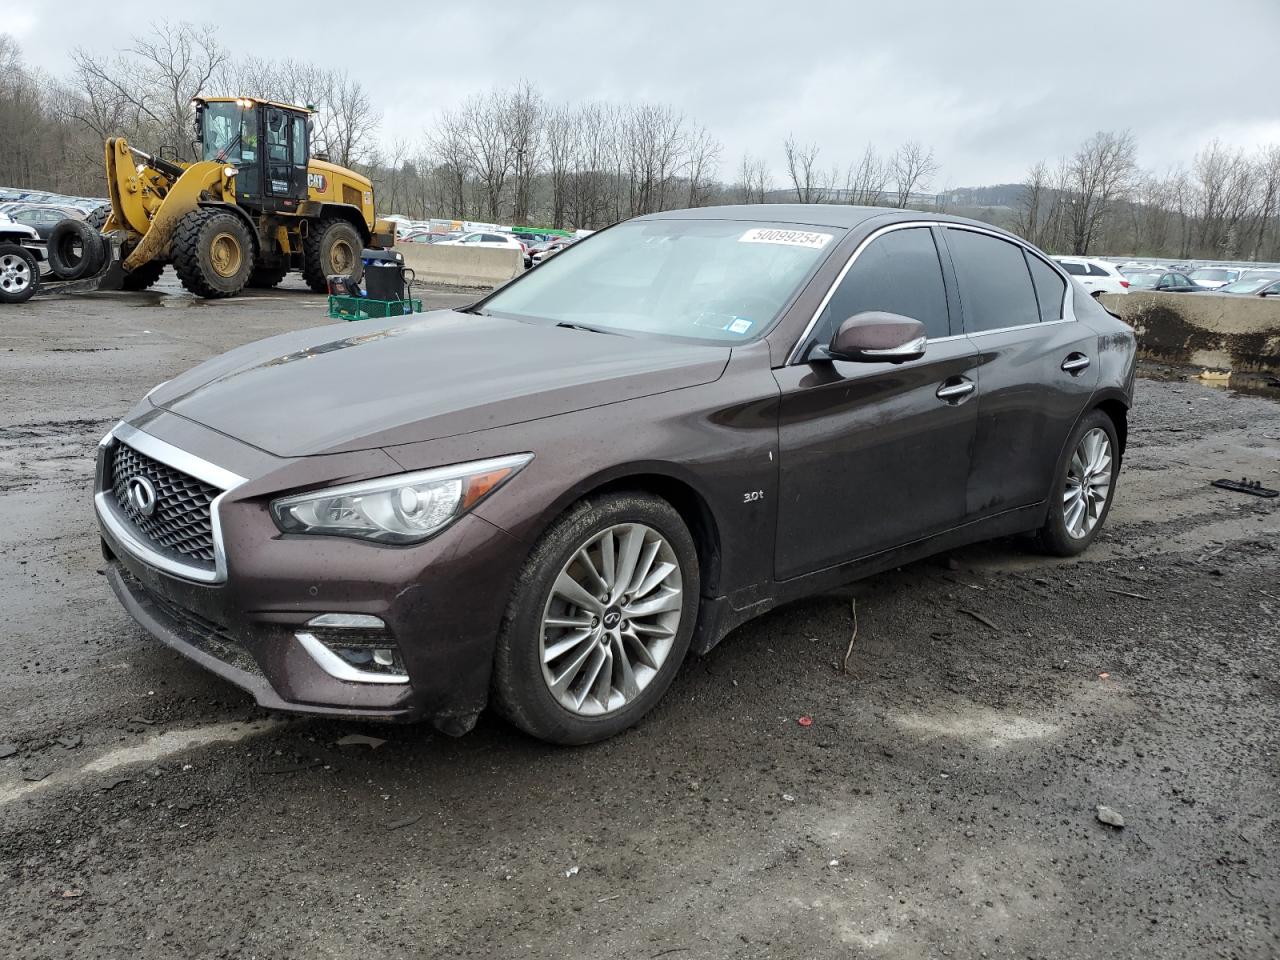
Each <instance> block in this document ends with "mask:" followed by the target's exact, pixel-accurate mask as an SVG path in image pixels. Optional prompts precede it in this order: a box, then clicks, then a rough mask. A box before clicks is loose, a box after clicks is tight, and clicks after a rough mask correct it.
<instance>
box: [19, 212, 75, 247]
mask: <svg viewBox="0 0 1280 960" xmlns="http://www.w3.org/2000/svg"><path fill="white" fill-rule="evenodd" d="M4 212H5V213H7V214H8V215H9V217H11V218H12V219H13V220H14V222H15V223H23V224H26V225H27V226H28V227H31V228H32V229H34V230H35V231H36V234H37V235H38V236H39V237H40V239H41V240H43V241H45V242H46V243H47V242H48V240H49V234H51V233H53V228H54V227H56V226H57V225H58V224H59V223H61V222H62V221H63V220H66V219H68V218H69V219H72V220H83V219H84V214H82V213H81V212H80V211H79V210H76V209H75V208H73V207H57V206H52V205H51V204H45V203H23V204H9V205H8V206H7V208H6V209H5V211H4Z"/></svg>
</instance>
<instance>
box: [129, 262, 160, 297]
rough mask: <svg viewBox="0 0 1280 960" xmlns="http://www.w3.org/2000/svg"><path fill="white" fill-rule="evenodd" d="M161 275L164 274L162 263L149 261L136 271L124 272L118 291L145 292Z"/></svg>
mask: <svg viewBox="0 0 1280 960" xmlns="http://www.w3.org/2000/svg"><path fill="white" fill-rule="evenodd" d="M162 273H164V261H163V260H150V261H148V262H147V263H144V264H143V265H142V266H140V267H139V268H138V269H137V270H126V271H125V275H124V279H123V280H121V281H120V289H121V290H131V291H133V292H134V293H137V292H139V291H142V290H146V289H147V288H148V287H150V286H151V285H152V284H153V283H155V282H156V281H157V280H159V279H160V274H162Z"/></svg>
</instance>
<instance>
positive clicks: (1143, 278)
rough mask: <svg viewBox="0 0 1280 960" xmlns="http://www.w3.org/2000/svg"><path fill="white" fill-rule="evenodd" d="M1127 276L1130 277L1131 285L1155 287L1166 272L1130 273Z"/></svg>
mask: <svg viewBox="0 0 1280 960" xmlns="http://www.w3.org/2000/svg"><path fill="white" fill-rule="evenodd" d="M1127 276H1128V278H1129V286H1131V287H1154V286H1155V285H1156V283H1157V282H1158V281H1159V279H1160V278H1161V277H1163V276H1164V274H1163V273H1155V272H1150V273H1130V274H1127Z"/></svg>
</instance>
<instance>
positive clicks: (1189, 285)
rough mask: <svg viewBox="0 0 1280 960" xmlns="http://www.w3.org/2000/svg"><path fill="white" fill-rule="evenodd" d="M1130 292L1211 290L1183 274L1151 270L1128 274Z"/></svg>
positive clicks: (1201, 291) (1200, 291)
mask: <svg viewBox="0 0 1280 960" xmlns="http://www.w3.org/2000/svg"><path fill="white" fill-rule="evenodd" d="M1129 289H1130V290H1156V291H1159V292H1161V293H1204V292H1206V291H1208V290H1211V289H1213V288H1212V287H1202V286H1200V284H1198V283H1196V282H1195V281H1194V280H1192V279H1191V278H1190V277H1188V276H1187V275H1186V274H1184V273H1174V272H1172V271H1166V272H1163V273H1161V272H1159V271H1156V270H1151V271H1148V272H1146V273H1131V274H1129Z"/></svg>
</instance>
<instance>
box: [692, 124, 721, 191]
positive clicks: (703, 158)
mask: <svg viewBox="0 0 1280 960" xmlns="http://www.w3.org/2000/svg"><path fill="white" fill-rule="evenodd" d="M720 150H721V148H720V141H719V140H717V139H716V138H715V137H713V136H711V134H709V133H708V132H707V129H706V128H705V127H698V128H696V129H695V130H693V131H692V133H690V134H689V136H688V140H687V152H688V158H689V159H688V162H687V163H686V164H685V171H684V175H685V179H686V180H687V181H688V183H689V190H688V194H687V196H686V198H685V205H686V206H689V207H701V206H705V205H706V204H707V202H708V198H709V197H710V196H711V193H712V188H713V184H714V181H715V176H716V174H717V173H719V170H720Z"/></svg>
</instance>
